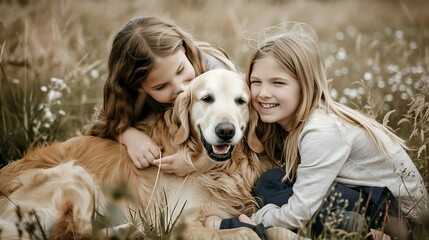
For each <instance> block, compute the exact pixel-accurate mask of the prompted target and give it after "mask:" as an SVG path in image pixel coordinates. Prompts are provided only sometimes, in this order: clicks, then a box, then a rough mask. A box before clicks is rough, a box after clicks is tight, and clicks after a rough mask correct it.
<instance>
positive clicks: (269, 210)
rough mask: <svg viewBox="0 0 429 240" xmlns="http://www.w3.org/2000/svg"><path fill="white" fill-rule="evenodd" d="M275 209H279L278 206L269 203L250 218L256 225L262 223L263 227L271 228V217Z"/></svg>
mask: <svg viewBox="0 0 429 240" xmlns="http://www.w3.org/2000/svg"><path fill="white" fill-rule="evenodd" d="M277 209H279V206H277V205H275V204H271V203H269V204H267V205H265V206H264V207H263V208H261V209H259V210H258V211H257V212H256V213H254V214H253V215H252V217H251V218H252V220H253V221H255V222H256V223H262V224H264V226H265V227H271V226H272V225H273V224H272V219H273V217H272V215H273V213H274V212H275V211H276V210H277Z"/></svg>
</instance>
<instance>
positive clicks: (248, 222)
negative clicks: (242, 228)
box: [238, 214, 256, 225]
mask: <svg viewBox="0 0 429 240" xmlns="http://www.w3.org/2000/svg"><path fill="white" fill-rule="evenodd" d="M238 220H240V222H244V223H247V224H251V225H256V222H254V221H253V220H252V219H250V218H249V217H248V216H246V215H244V214H241V215H240V216H239V217H238Z"/></svg>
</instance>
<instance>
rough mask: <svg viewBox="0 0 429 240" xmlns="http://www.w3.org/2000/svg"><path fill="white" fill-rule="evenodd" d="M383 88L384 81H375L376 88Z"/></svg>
mask: <svg viewBox="0 0 429 240" xmlns="http://www.w3.org/2000/svg"><path fill="white" fill-rule="evenodd" d="M385 86H386V84H385V83H384V81H377V87H379V88H384V87H385Z"/></svg>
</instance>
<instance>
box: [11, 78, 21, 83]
mask: <svg viewBox="0 0 429 240" xmlns="http://www.w3.org/2000/svg"><path fill="white" fill-rule="evenodd" d="M12 83H13V84H19V83H20V81H19V79H17V78H14V79H12Z"/></svg>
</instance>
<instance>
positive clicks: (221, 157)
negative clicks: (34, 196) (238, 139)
mask: <svg viewBox="0 0 429 240" xmlns="http://www.w3.org/2000/svg"><path fill="white" fill-rule="evenodd" d="M200 132H201V130H200ZM201 141H202V142H203V145H204V147H205V148H206V150H207V153H208V155H209V156H210V158H211V159H212V160H214V161H216V162H223V161H226V160H229V159H231V154H232V150H233V149H234V146H233V145H229V144H221V145H212V144H209V143H208V142H207V141H206V139H204V136H203V134H202V133H201Z"/></svg>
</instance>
